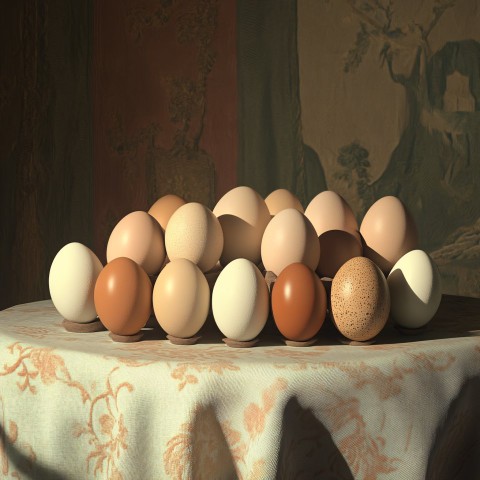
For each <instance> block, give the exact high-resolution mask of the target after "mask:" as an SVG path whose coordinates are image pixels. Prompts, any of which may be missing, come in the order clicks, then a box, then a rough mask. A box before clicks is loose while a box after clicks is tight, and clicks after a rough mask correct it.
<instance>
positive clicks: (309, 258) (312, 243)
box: [261, 208, 320, 276]
mask: <svg viewBox="0 0 480 480" xmlns="http://www.w3.org/2000/svg"><path fill="white" fill-rule="evenodd" d="M261 253H262V263H263V266H264V267H265V269H266V270H267V271H268V270H269V271H271V272H273V273H275V275H277V276H278V275H280V272H281V271H282V270H283V269H284V268H285V267H287V266H288V265H290V264H292V263H304V264H305V265H306V266H307V267H309V268H311V269H312V270H315V269H316V268H317V265H318V261H319V259H320V243H319V241H318V237H317V234H316V233H315V229H314V228H313V225H312V224H311V223H310V220H309V219H308V218H307V217H306V216H305V215H304V214H303V213H301V212H299V211H298V210H295V209H294V208H287V209H285V210H282V211H281V212H279V213H277V215H275V216H274V217H273V218H272V220H270V223H269V224H268V225H267V228H266V229H265V232H264V234H263V238H262V245H261Z"/></svg>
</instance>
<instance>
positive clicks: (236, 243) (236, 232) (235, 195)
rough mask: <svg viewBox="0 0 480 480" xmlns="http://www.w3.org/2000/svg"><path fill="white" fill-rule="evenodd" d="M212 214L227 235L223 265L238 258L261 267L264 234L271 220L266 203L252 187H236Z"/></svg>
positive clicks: (225, 196) (224, 234) (222, 257)
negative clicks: (261, 248) (259, 264)
mask: <svg viewBox="0 0 480 480" xmlns="http://www.w3.org/2000/svg"><path fill="white" fill-rule="evenodd" d="M213 213H214V214H215V215H216V216H217V218H218V220H219V222H220V225H221V226H222V230H223V236H224V246H223V251H222V256H221V258H220V262H221V264H222V265H227V264H228V263H229V262H231V261H232V260H234V259H236V258H246V259H247V260H250V261H251V262H253V263H255V264H258V263H259V262H260V256H261V254H260V247H261V243H262V236H263V232H264V231H265V228H266V226H267V225H268V222H269V221H270V212H269V211H268V207H267V205H266V203H265V200H264V199H263V198H262V197H261V196H260V195H259V194H258V193H257V192H256V191H255V190H253V189H252V188H250V187H245V186H241V187H236V188H234V189H233V190H230V191H229V192H227V193H226V194H225V195H224V196H223V197H222V198H221V199H220V200H219V201H218V203H217V205H216V206H215V208H214V209H213Z"/></svg>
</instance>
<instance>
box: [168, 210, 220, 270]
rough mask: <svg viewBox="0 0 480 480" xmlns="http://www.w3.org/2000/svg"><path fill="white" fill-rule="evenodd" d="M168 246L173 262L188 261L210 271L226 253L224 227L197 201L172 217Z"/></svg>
mask: <svg viewBox="0 0 480 480" xmlns="http://www.w3.org/2000/svg"><path fill="white" fill-rule="evenodd" d="M165 246H166V248H167V254H168V258H169V259H170V260H175V259H177V258H186V259H187V260H190V261H191V262H193V263H195V264H196V265H198V268H200V270H201V271H202V272H207V271H208V270H210V269H212V268H213V267H214V266H215V265H216V263H217V262H218V260H219V258H220V255H221V253H222V249H223V232H222V228H221V227H220V223H219V221H218V219H217V218H216V217H215V215H214V214H213V213H212V212H211V211H210V210H209V209H208V208H207V207H205V206H204V205H202V204H201V203H196V202H192V203H186V204H185V205H183V206H181V207H180V208H178V209H177V210H176V211H175V213H174V214H173V215H172V216H171V217H170V220H169V222H168V225H167V230H166V231H165Z"/></svg>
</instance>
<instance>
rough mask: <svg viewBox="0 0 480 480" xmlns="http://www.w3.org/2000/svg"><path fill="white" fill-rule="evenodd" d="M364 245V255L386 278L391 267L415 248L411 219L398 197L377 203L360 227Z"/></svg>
mask: <svg viewBox="0 0 480 480" xmlns="http://www.w3.org/2000/svg"><path fill="white" fill-rule="evenodd" d="M360 233H361V235H362V237H363V240H364V242H365V245H364V255H365V256H366V257H367V258H370V259H371V260H373V261H374V262H375V263H376V264H377V265H378V266H379V267H380V269H381V270H382V271H383V272H384V273H385V275H388V273H389V272H390V270H391V269H392V267H393V265H394V264H395V263H396V262H397V261H398V260H399V259H400V258H401V257H402V256H403V255H405V254H406V253H407V252H409V251H410V250H414V249H416V248H418V234H417V228H416V225H415V222H414V220H413V217H412V216H411V214H410V213H409V211H408V210H407V207H406V206H405V204H404V203H403V202H402V201H401V200H400V199H399V198H397V197H394V196H391V195H389V196H386V197H382V198H380V199H379V200H377V201H376V202H375V203H374V204H373V205H372V206H371V207H370V208H369V209H368V210H367V213H366V214H365V216H364V218H363V220H362V223H361V225H360Z"/></svg>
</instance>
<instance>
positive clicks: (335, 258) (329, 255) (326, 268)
mask: <svg viewBox="0 0 480 480" xmlns="http://www.w3.org/2000/svg"><path fill="white" fill-rule="evenodd" d="M319 242H320V251H321V252H322V254H321V255H320V261H319V263H318V266H317V273H318V275H320V277H326V278H333V277H334V276H335V274H336V273H337V272H338V269H339V268H340V267H341V266H342V265H343V264H344V263H345V262H347V261H348V260H350V259H351V258H353V257H360V256H362V254H363V247H362V241H361V238H360V235H359V233H358V232H357V231H351V232H347V231H345V230H327V231H326V232H323V233H322V234H321V235H320V237H319Z"/></svg>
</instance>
